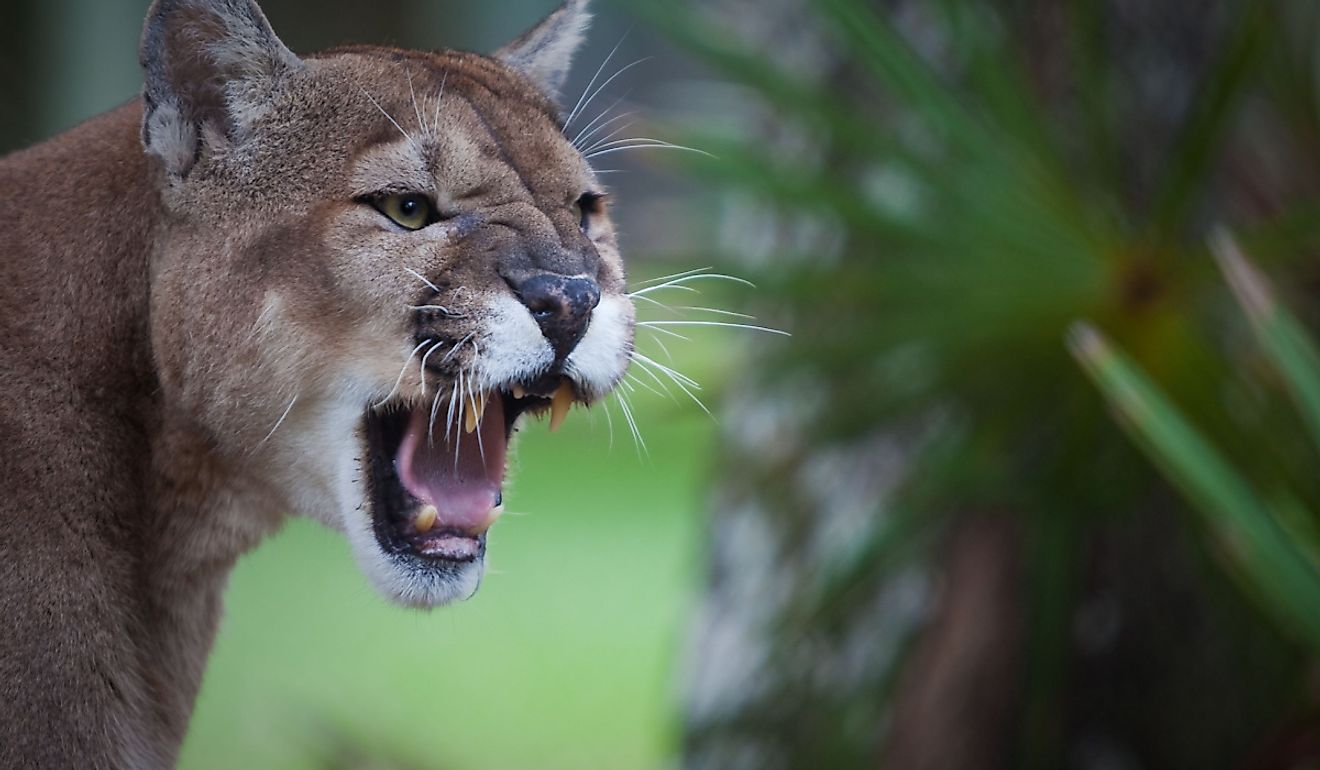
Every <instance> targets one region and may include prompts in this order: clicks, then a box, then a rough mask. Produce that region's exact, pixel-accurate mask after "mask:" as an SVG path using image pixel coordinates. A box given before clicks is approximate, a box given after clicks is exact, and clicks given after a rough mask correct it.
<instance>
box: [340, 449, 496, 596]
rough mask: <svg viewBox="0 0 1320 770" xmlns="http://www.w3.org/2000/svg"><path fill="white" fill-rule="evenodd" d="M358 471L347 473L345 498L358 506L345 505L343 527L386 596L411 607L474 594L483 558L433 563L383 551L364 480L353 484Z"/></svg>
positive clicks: (360, 561) (359, 560) (355, 556)
mask: <svg viewBox="0 0 1320 770" xmlns="http://www.w3.org/2000/svg"><path fill="white" fill-rule="evenodd" d="M355 475H356V474H351V473H345V474H343V478H344V479H345V483H344V484H343V489H342V490H341V494H342V495H343V498H342V499H343V500H345V501H349V500H357V501H358V503H359V504H358V505H355V506H354V505H349V506H344V507H343V508H341V510H343V511H345V513H344V514H343V516H342V519H341V520H342V522H343V529H344V533H345V535H347V537H348V544H349V549H350V550H351V551H352V552H353V559H354V560H355V561H357V563H358V568H359V569H361V570H362V574H364V575H366V576H367V581H368V582H370V583H371V585H372V587H373V588H375V589H376V591H378V592H379V593H380V594H381V596H384V597H385V598H386V599H388V600H390V601H392V602H395V603H397V604H402V605H405V606H408V607H419V608H429V607H439V606H441V605H445V604H451V603H453V602H457V601H464V600H466V599H469V598H471V597H472V595H473V594H475V593H476V592H477V588H478V587H479V586H480V585H481V576H482V574H483V573H484V572H485V561H484V559H478V560H476V561H472V562H466V563H456V564H444V565H438V566H432V565H428V564H422V563H410V562H408V561H405V560H400V559H396V558H394V557H392V556H389V555H388V554H386V553H385V552H384V551H382V550H381V547H380V543H379V542H378V541H377V540H376V534H375V532H374V531H373V529H372V520H371V513H370V512H369V511H368V507H369V505H370V503H369V502H368V501H367V500H366V499H365V497H364V496H363V495H362V494H361V491H362V490H363V489H365V488H366V485H365V483H364V482H363V480H361V479H358V480H357V482H358V483H353V479H354V477H355Z"/></svg>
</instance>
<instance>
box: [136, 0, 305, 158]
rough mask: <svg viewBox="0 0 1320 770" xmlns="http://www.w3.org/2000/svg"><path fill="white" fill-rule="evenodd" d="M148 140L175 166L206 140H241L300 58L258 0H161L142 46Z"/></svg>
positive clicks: (151, 14) (150, 149)
mask: <svg viewBox="0 0 1320 770" xmlns="http://www.w3.org/2000/svg"><path fill="white" fill-rule="evenodd" d="M139 57H140V59H141V63H142V69H143V72H144V74H145V76H146V83H145V87H144V88H143V92H142V101H143V122H142V142H143V144H144V145H145V147H146V149H147V152H148V153H150V154H152V155H155V156H157V157H159V158H160V159H161V162H162V163H164V165H165V169H166V171H167V172H169V173H170V174H175V175H179V176H182V175H184V174H186V173H187V172H188V170H189V169H190V168H192V165H193V163H194V162H195V161H196V159H197V157H198V156H199V154H200V152H201V149H202V143H203V142H212V141H215V142H226V141H228V142H239V141H242V139H243V135H244V132H245V131H246V129H247V127H248V126H249V125H250V124H251V122H252V120H253V119H254V118H255V117H256V116H257V115H259V114H260V113H261V111H262V105H263V103H264V100H265V99H266V98H268V97H269V94H270V92H271V90H272V89H274V88H275V87H276V86H277V84H278V82H279V80H280V79H281V77H283V76H284V75H286V74H288V73H289V72H291V71H293V70H296V69H298V68H300V67H301V66H302V62H301V61H300V60H299V59H298V57H297V56H295V55H294V54H293V52H292V51H290V50H289V49H288V48H286V47H285V46H284V44H283V43H281V42H280V39H279V38H278V37H276V36H275V32H274V31H273V30H272V29H271V28H270V23H269V22H267V21H266V17H265V15H264V14H262V12H261V9H260V8H258V7H257V4H256V2H255V1H254V0H155V1H154V2H153V3H152V5H151V10H149V11H148V12H147V22H146V27H145V28H144V29H143V31H142V46H141V48H140V51H139Z"/></svg>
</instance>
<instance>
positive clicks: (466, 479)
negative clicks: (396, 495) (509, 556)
mask: <svg viewBox="0 0 1320 770" xmlns="http://www.w3.org/2000/svg"><path fill="white" fill-rule="evenodd" d="M430 417H431V415H430V411H429V410H427V409H418V410H416V411H415V412H413V415H412V418H411V419H410V420H409V422H408V430H407V432H406V433H404V434H403V442H402V443H400V444H399V454H398V456H397V457H396V458H395V460H394V467H395V470H396V471H397V472H398V474H399V481H401V482H402V483H403V488H404V489H406V490H408V492H410V493H411V494H412V496H413V497H416V498H417V499H418V500H421V501H422V504H423V505H426V504H428V503H429V504H431V505H434V506H435V507H436V509H437V510H439V511H440V516H439V518H438V519H437V520H436V524H437V525H438V526H439V527H446V528H452V529H457V530H459V531H460V532H463V533H466V534H473V535H476V534H480V533H482V532H484V531H485V530H486V527H487V526H488V525H489V521H490V511H491V509H492V508H494V507H495V504H496V502H497V501H498V500H499V496H500V488H501V487H502V486H503V484H504V461H505V454H506V451H507V449H508V446H507V443H508V442H507V441H506V440H505V435H504V404H503V403H502V400H501V399H500V398H499V397H492V398H490V399H489V400H488V403H487V404H486V412H485V414H484V415H483V417H482V420H481V424H480V425H478V426H477V429H476V430H475V431H473V432H472V433H468V432H466V431H464V430H463V420H462V419H461V418H460V419H458V420H456V422H458V425H456V426H454V427H452V428H451V429H450V430H449V436H448V438H446V436H445V419H444V417H445V407H444V406H441V408H440V412H439V415H438V418H437V420H436V425H435V428H434V430H429V425H430V421H431V420H430Z"/></svg>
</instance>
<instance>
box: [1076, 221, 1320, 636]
mask: <svg viewBox="0 0 1320 770" xmlns="http://www.w3.org/2000/svg"><path fill="white" fill-rule="evenodd" d="M1216 255H1217V256H1218V257H1219V260H1220V263H1221V266H1222V267H1223V270H1224V273H1225V275H1226V276H1227V277H1228V280H1229V282H1230V283H1231V284H1232V286H1233V288H1234V290H1235V294H1236V296H1237V299H1238V301H1239V302H1240V303H1241V305H1242V307H1243V308H1244V309H1245V311H1246V314H1247V316H1248V317H1249V318H1250V319H1251V326H1252V329H1253V331H1254V332H1255V334H1256V338H1257V341H1258V343H1259V344H1260V347H1261V349H1262V351H1263V352H1264V356H1265V358H1266V359H1267V361H1268V363H1269V364H1270V366H1271V367H1272V369H1273V371H1274V372H1275V373H1276V374H1277V376H1278V377H1279V379H1280V381H1281V383H1282V384H1283V386H1284V387H1285V389H1286V390H1287V391H1288V393H1289V394H1290V395H1291V396H1292V399H1293V401H1294V403H1295V405H1296V407H1297V408H1298V409H1299V410H1300V412H1301V416H1302V418H1303V420H1302V421H1303V425H1304V427H1305V428H1306V429H1307V430H1308V432H1309V434H1310V438H1311V440H1312V441H1313V442H1314V443H1315V445H1316V446H1317V448H1320V355H1317V352H1316V347H1315V345H1314V343H1312V342H1311V340H1310V339H1309V338H1308V336H1307V334H1306V332H1305V331H1304V330H1303V328H1302V327H1301V325H1300V324H1299V323H1298V322H1297V321H1296V320H1295V319H1294V318H1293V316H1292V315H1291V314H1290V313H1289V312H1288V311H1287V310H1285V309H1284V308H1283V307H1282V306H1281V305H1279V304H1278V302H1277V301H1276V300H1275V299H1274V296H1273V291H1272V290H1271V289H1270V288H1269V286H1268V284H1267V282H1266V281H1265V279H1264V277H1263V276H1261V275H1260V274H1259V273H1258V272H1257V271H1256V269H1255V268H1254V267H1253V266H1252V265H1251V264H1250V263H1248V262H1247V261H1246V259H1245V258H1244V257H1243V255H1242V254H1241V253H1240V252H1239V250H1238V247H1237V245H1236V244H1235V243H1234V242H1233V241H1232V240H1231V239H1230V238H1229V237H1228V236H1226V235H1223V234H1220V235H1219V237H1218V239H1217V243H1216ZM1071 346H1072V350H1073V354H1074V355H1075V356H1076V357H1077V359H1078V360H1079V361H1080V362H1081V363H1082V364H1083V365H1084V366H1085V367H1086V369H1087V371H1088V372H1089V373H1090V375H1091V377H1092V379H1093V380H1094V381H1095V382H1096V383H1097V384H1098V385H1099V386H1100V388H1101V389H1102V390H1103V391H1104V393H1105V395H1106V396H1107V397H1108V398H1109V401H1110V403H1111V404H1113V406H1114V408H1115V410H1116V411H1117V413H1118V415H1119V416H1120V417H1121V418H1122V422H1123V424H1124V425H1125V427H1127V428H1128V430H1129V432H1130V433H1132V434H1133V436H1134V437H1135V438H1136V439H1137V441H1138V443H1140V444H1141V446H1142V448H1143V449H1144V450H1145V451H1146V453H1147V454H1148V455H1149V456H1150V457H1151V458H1152V459H1153V460H1154V461H1155V463H1156V464H1157V465H1158V466H1159V467H1160V468H1161V469H1162V470H1163V471H1164V474H1165V475H1166V477H1168V479H1169V480H1170V481H1171V482H1173V483H1174V484H1175V485H1177V486H1178V487H1179V489H1180V490H1181V491H1182V492H1183V494H1184V495H1186V496H1187V497H1188V499H1189V500H1190V501H1191V502H1192V504H1193V505H1194V506H1195V508H1196V509H1197V510H1198V511H1200V512H1201V514H1202V515H1203V517H1204V520H1205V525H1206V530H1207V531H1208V532H1209V533H1210V534H1211V535H1212V536H1213V538H1214V540H1215V542H1216V544H1217V546H1218V550H1219V551H1220V553H1221V554H1222V557H1223V561H1224V563H1225V565H1226V566H1227V567H1228V568H1229V569H1230V570H1232V571H1233V572H1234V573H1235V574H1236V575H1237V576H1238V577H1239V578H1240V579H1241V580H1242V582H1243V583H1244V584H1245V586H1244V587H1245V588H1246V589H1247V590H1248V591H1249V592H1250V593H1251V594H1252V595H1253V596H1255V597H1256V598H1258V599H1259V600H1260V601H1261V602H1262V603H1263V604H1264V605H1265V606H1266V607H1267V608H1268V609H1269V610H1270V611H1271V613H1272V614H1273V616H1274V617H1275V619H1276V621H1277V622H1278V623H1279V624H1280V625H1282V626H1284V627H1285V628H1288V629H1289V630H1290V631H1292V632H1293V633H1294V634H1296V635H1297V637H1298V638H1299V639H1300V640H1302V641H1303V642H1305V644H1306V645H1307V646H1308V647H1310V648H1311V651H1312V652H1313V653H1320V538H1318V537H1317V535H1318V534H1320V531H1318V530H1317V523H1318V522H1320V516H1318V515H1317V513H1316V511H1315V510H1314V509H1308V508H1307V507H1306V505H1305V504H1304V503H1303V502H1302V498H1301V496H1299V495H1298V494H1297V493H1295V492H1293V491H1292V490H1289V489H1286V488H1281V487H1278V486H1276V484H1277V481H1274V483H1273V484H1271V482H1269V481H1267V482H1266V483H1267V484H1270V486H1268V487H1267V488H1266V489H1265V490H1264V493H1262V492H1261V491H1258V490H1257V489H1255V488H1253V484H1252V482H1250V481H1249V480H1248V479H1247V478H1246V477H1245V476H1244V475H1243V474H1242V473H1240V472H1239V471H1238V470H1237V469H1236V468H1234V467H1233V466H1232V464H1231V463H1230V462H1228V461H1227V460H1226V459H1225V458H1224V456H1223V455H1222V453H1221V452H1220V451H1219V450H1218V449H1217V448H1216V447H1215V446H1214V445H1213V443H1212V442H1210V441H1209V440H1208V439H1207V438H1206V437H1205V436H1203V435H1202V434H1201V433H1200V432H1199V431H1198V430H1197V429H1196V428H1195V427H1193V426H1192V425H1190V424H1189V423H1188V422H1187V420H1186V419H1185V418H1184V417H1183V416H1182V415H1181V414H1180V413H1179V410H1178V408H1177V407H1176V406H1174V405H1173V404H1172V403H1170V402H1169V399H1168V398H1167V397H1166V396H1165V395H1164V394H1163V393H1162V392H1160V389H1159V388H1158V387H1157V386H1155V385H1154V384H1153V383H1152V382H1151V380H1150V378H1149V377H1148V376H1147V375H1146V374H1145V373H1144V372H1142V371H1141V369H1140V367H1138V366H1136V365H1134V364H1133V363H1132V361H1131V360H1130V359H1128V358H1127V357H1126V356H1125V355H1123V354H1122V353H1121V352H1120V351H1117V350H1115V349H1114V348H1113V346H1112V345H1111V344H1110V343H1109V342H1108V340H1106V339H1105V337H1104V336H1103V334H1101V333H1100V332H1098V331H1097V330H1095V329H1094V328H1092V327H1090V326H1087V325H1084V324H1083V325H1079V326H1077V327H1075V328H1074V330H1073V334H1072V339H1071ZM1241 440H1242V439H1240V441H1241ZM1245 440H1246V441H1248V442H1249V443H1250V445H1258V444H1267V443H1271V442H1273V441H1275V440H1276V436H1273V435H1266V436H1250V437H1245Z"/></svg>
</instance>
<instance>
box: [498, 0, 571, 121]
mask: <svg viewBox="0 0 1320 770" xmlns="http://www.w3.org/2000/svg"><path fill="white" fill-rule="evenodd" d="M587 2H588V0H566V1H565V2H564V4H563V5H561V6H559V9H558V10H556V11H555V12H554V13H552V14H550V15H549V16H547V17H546V18H545V20H544V21H542V22H541V23H540V24H538V25H536V26H535V27H533V28H532V29H530V30H528V31H527V32H526V33H525V34H523V36H522V37H519V38H518V39H517V40H514V41H513V42H512V43H509V44H508V45H506V46H504V47H503V48H501V49H500V50H498V51H496V52H495V57H496V58H498V59H500V60H501V61H503V62H504V63H506V64H508V65H509V66H511V67H513V68H514V69H517V70H519V71H521V72H522V73H523V74H525V75H526V76H527V77H529V78H531V79H532V81H533V82H535V83H536V84H537V85H538V86H540V88H541V90H543V91H545V93H546V94H547V95H549V96H550V97H551V98H554V99H557V98H558V97H559V90H560V89H561V88H562V87H563V85H564V80H565V79H566V78H567V77H568V70H569V67H570V66H571V65H572V63H573V56H574V55H575V54H576V53H577V52H578V49H579V48H581V47H582V43H583V41H585V40H586V36H587V27H588V26H589V25H590V24H591V13H590V12H589V11H588V10H587Z"/></svg>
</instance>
